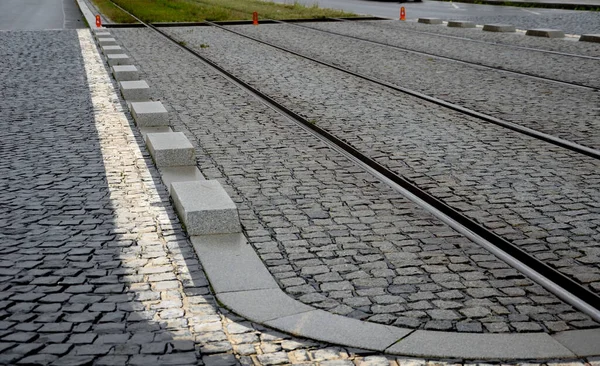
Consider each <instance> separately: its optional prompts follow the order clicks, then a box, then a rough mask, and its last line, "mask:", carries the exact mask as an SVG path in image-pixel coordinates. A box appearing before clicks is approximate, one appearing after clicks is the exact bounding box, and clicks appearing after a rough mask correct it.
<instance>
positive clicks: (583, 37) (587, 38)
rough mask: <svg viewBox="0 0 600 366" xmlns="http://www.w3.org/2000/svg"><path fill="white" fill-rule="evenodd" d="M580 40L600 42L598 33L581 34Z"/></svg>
mask: <svg viewBox="0 0 600 366" xmlns="http://www.w3.org/2000/svg"><path fill="white" fill-rule="evenodd" d="M579 40H580V41H581V42H595V43H600V34H582V35H581V37H579Z"/></svg>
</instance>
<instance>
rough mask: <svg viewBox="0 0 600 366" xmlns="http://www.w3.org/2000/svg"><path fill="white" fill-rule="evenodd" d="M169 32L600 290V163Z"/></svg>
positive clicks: (313, 70)
mask: <svg viewBox="0 0 600 366" xmlns="http://www.w3.org/2000/svg"><path fill="white" fill-rule="evenodd" d="M169 32H172V33H173V34H175V35H176V36H177V37H179V39H181V40H183V41H186V42H187V43H188V44H189V45H192V46H193V47H197V48H198V49H199V50H202V52H204V54H206V55H207V56H209V57H211V58H212V59H214V60H216V61H217V62H219V63H220V64H222V65H223V66H224V67H226V68H228V69H229V70H231V71H233V72H234V73H236V74H237V75H240V76H241V77H242V78H243V79H245V80H246V81H248V82H250V83H251V84H254V85H255V86H257V87H258V88H259V89H261V90H262V91H263V92H266V93H267V94H269V95H271V96H273V97H275V98H276V99H278V100H279V101H280V102H281V103H283V104H284V105H286V106H287V107H289V108H291V109H293V110H295V111H296V112H299V113H301V114H303V115H304V116H306V117H307V118H308V119H310V120H314V121H315V123H317V124H319V125H320V126H321V127H323V128H326V129H328V130H329V131H331V132H333V133H334V134H336V135H338V136H339V137H341V138H342V139H344V140H346V141H348V142H349V143H351V144H353V145H354V146H355V147H357V148H358V149H359V150H361V151H363V152H365V153H367V154H368V155H370V156H371V157H372V158H374V159H376V160H377V161H379V162H380V163H382V164H383V165H385V166H388V167H389V168H390V169H392V170H394V171H396V172H398V173H400V174H401V175H403V176H405V177H407V178H408V179H411V180H412V181H413V182H415V183H416V184H417V185H419V186H420V187H422V188H423V189H425V190H427V191H428V192H430V193H431V194H433V195H434V196H436V197H438V198H440V199H442V200H443V201H445V202H447V203H449V204H450V205H452V206H454V207H455V208H457V209H459V210H460V211H462V212H463V213H464V214H466V215H467V216H469V217H472V218H473V219H475V220H477V221H479V222H480V223H482V224H483V225H485V226H486V227H488V228H489V229H491V230H493V231H494V232H495V233H497V234H498V235H501V236H503V237H504V238H506V239H507V240H510V241H511V242H513V243H515V244H516V245H518V246H520V247H521V248H522V249H524V250H526V251H528V252H529V253H531V254H533V255H534V256H535V257H537V258H539V259H541V260H544V261H545V262H546V263H548V264H550V265H552V266H554V267H556V268H558V269H559V270H560V271H561V272H563V273H564V274H566V275H569V276H571V277H572V278H574V279H575V280H577V281H579V282H581V283H583V284H585V285H587V286H588V287H589V288H590V289H591V290H592V291H595V292H599V291H600V268H599V266H598V263H599V260H598V248H597V241H598V238H599V235H600V233H599V231H600V225H599V221H598V219H599V213H598V209H599V205H600V192H599V191H598V189H597V186H598V184H597V182H598V179H599V176H598V172H599V171H600V169H599V168H600V167H599V165H600V163H599V162H598V161H596V160H594V159H591V158H588V157H585V156H581V155H579V154H577V153H574V152H571V151H568V150H565V149H561V148H558V147H556V146H553V145H549V144H546V143H544V142H541V141H539V140H536V139H532V138H529V137H526V136H523V135H522V134H518V133H515V132H511V131H508V130H506V129H503V128H501V127H497V126H493V125H490V124H487V123H483V122H480V121H478V120H474V119H472V118H467V117H465V116H464V115H461V114H459V113H456V112H453V111H448V110H446V109H443V108H440V107H438V106H435V105H431V104H429V103H426V102H424V101H421V100H416V99H415V98H412V97H408V96H406V95H403V94H400V93H396V92H392V91H389V90H385V89H381V88H380V87H377V86H374V85H372V84H370V83H368V82H365V81H362V80H357V79H356V78H353V77H350V76H348V75H346V74H343V73H341V72H338V71H336V70H332V69H330V68H326V67H323V66H319V65H314V64H312V63H310V62H308V61H306V60H303V59H299V58H297V57H295V56H291V55H289V54H286V53H283V52H280V51H274V50H273V49H272V48H269V47H267V46H264V45H259V44H256V42H253V41H249V40H245V39H242V38H240V37H239V36H236V35H232V34H230V33H228V32H224V31H222V30H219V29H214V28H202V29H193V30H190V29H175V28H171V29H169ZM199 43H204V44H208V45H209V47H205V48H200V44H199Z"/></svg>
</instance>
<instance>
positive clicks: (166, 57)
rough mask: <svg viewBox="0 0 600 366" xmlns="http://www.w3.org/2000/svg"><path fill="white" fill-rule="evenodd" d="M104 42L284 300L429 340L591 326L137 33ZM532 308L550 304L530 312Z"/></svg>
mask: <svg viewBox="0 0 600 366" xmlns="http://www.w3.org/2000/svg"><path fill="white" fill-rule="evenodd" d="M114 33H115V36H116V37H117V38H118V39H119V41H120V42H122V43H123V45H124V47H125V48H126V49H127V52H128V54H130V55H131V56H132V57H133V58H134V59H135V60H136V64H138V65H140V68H141V69H143V70H144V74H143V75H142V76H143V77H144V79H146V80H148V81H149V83H150V84H151V85H153V88H156V91H157V93H158V94H157V95H162V96H163V97H164V98H163V99H162V100H163V102H164V103H165V107H166V108H167V109H168V110H169V118H170V124H171V125H172V126H173V128H174V129H175V130H177V131H181V132H183V133H185V134H186V136H188V139H189V140H190V141H191V142H192V144H193V145H194V146H195V147H196V149H197V156H198V166H199V168H200V170H201V171H202V174H203V175H205V176H206V178H207V179H218V180H219V181H220V182H221V183H222V185H223V186H224V188H225V189H226V191H227V193H228V194H229V195H230V196H231V197H232V199H233V200H234V202H235V203H236V205H237V206H238V208H239V212H240V219H241V221H242V225H243V227H244V230H245V234H246V235H247V236H248V239H249V242H250V243H251V244H252V245H253V247H254V248H255V249H256V250H257V252H258V254H259V255H260V256H261V259H262V260H263V261H264V262H265V264H266V265H267V267H268V269H269V270H270V271H271V273H273V274H274V276H275V278H276V279H277V281H278V283H279V285H280V286H281V287H282V288H284V289H285V290H286V292H287V293H288V294H290V295H292V296H293V297H294V298H296V299H298V300H300V301H302V302H304V303H307V304H310V305H311V306H314V307H317V308H320V309H324V310H328V311H329V312H333V313H337V314H341V315H347V316H350V317H354V318H358V319H368V320H369V321H372V322H379V323H384V324H390V323H395V325H398V326H408V327H423V328H425V329H437V330H440V329H445V330H448V329H456V330H460V331H463V332H473V331H481V332H510V331H515V330H517V329H520V330H521V331H536V330H537V331H540V330H543V329H544V330H546V329H547V330H549V331H551V332H555V331H561V330H567V329H578V328H579V327H580V326H584V327H585V326H586V325H585V324H589V325H588V326H593V324H595V323H593V322H592V323H590V322H589V320H588V321H586V320H584V319H586V318H585V317H583V318H580V317H579V315H574V314H572V315H567V314H568V313H570V312H571V311H572V310H569V307H565V306H564V305H562V304H559V303H558V302H556V299H553V300H551V301H550V298H552V296H551V295H549V294H548V293H547V292H545V291H544V290H541V289H540V288H539V287H537V286H532V284H531V283H530V282H529V281H528V280H526V279H524V278H523V277H522V276H520V275H519V274H518V273H517V272H515V271H514V270H512V269H510V268H508V267H507V266H506V265H505V264H503V263H501V262H498V261H497V260H496V259H495V258H494V257H493V256H490V255H489V254H488V253H487V252H485V251H484V250H482V249H481V248H479V247H477V246H473V244H472V243H470V242H468V241H466V240H465V238H463V237H461V236H459V235H457V234H456V233H455V232H453V231H452V230H449V228H448V227H445V226H444V225H440V223H439V222H438V221H437V220H436V219H434V218H433V217H431V216H430V215H428V214H425V213H424V212H423V211H421V210H420V209H417V208H416V207H415V206H414V205H413V204H411V203H410V202H407V201H406V200H405V199H404V198H403V197H401V196H399V195H398V194H397V193H395V192H393V191H391V190H389V189H388V188H386V187H383V186H381V185H380V184H379V183H377V182H376V181H373V178H372V177H370V176H368V175H366V174H364V173H361V170H360V169H358V168H357V167H355V166H354V165H353V164H352V163H350V162H349V161H347V160H346V159H345V158H343V157H342V156H340V155H339V154H337V153H333V152H332V151H330V150H329V149H328V148H327V147H325V146H324V145H322V144H321V143H319V142H316V141H315V140H314V138H313V137H311V136H309V135H307V134H306V132H304V131H303V130H302V129H298V127H296V126H295V125H294V124H290V122H288V121H286V120H282V119H281V117H279V116H277V115H275V114H273V112H272V111H271V110H269V109H266V108H265V106H264V105H261V104H260V103H258V102H257V101H256V100H254V98H251V97H248V96H245V94H244V93H242V92H241V91H240V90H239V89H238V88H237V87H234V86H232V85H230V84H228V83H227V82H226V81H224V80H223V79H221V78H220V77H217V76H215V75H214V73H213V72H212V71H210V70H207V69H206V66H204V65H203V64H202V63H200V62H199V61H197V60H196V59H195V58H193V57H192V56H189V55H187V56H186V53H185V52H184V51H183V50H181V49H179V48H178V47H176V46H174V45H169V44H168V43H165V41H164V40H162V39H161V38H159V37H157V36H156V35H152V34H151V33H149V32H148V31H146V30H140V29H129V30H125V29H119V30H116V29H115V30H114ZM210 47H212V46H210ZM210 47H209V48H210ZM198 85H202V86H203V87H202V88H199V87H198ZM292 136H293V138H292ZM492 262H493V263H492ZM471 286H476V287H477V288H474V287H471ZM505 286H508V287H505ZM509 288H510V289H509ZM540 290H541V292H540ZM542 299H543V301H544V302H545V301H550V303H552V305H551V304H550V303H545V304H544V305H542V303H540V304H538V305H534V304H535V302H537V301H538V300H542ZM503 302H504V303H503ZM529 306H532V307H531V308H530V307H529ZM538 306H542V307H543V310H542V307H538ZM534 308H535V309H537V311H542V314H544V315H537V313H532V312H531V310H533V309H534ZM507 311H508V312H507ZM563 311H566V313H562V312H563ZM525 313H527V314H525ZM552 314H553V315H552ZM561 317H565V319H570V320H567V321H564V320H561ZM551 318H553V320H550V319H551ZM535 319H540V320H541V319H543V320H541V322H542V323H539V322H538V321H537V320H535ZM575 319H577V320H575ZM540 324H543V328H542V327H540Z"/></svg>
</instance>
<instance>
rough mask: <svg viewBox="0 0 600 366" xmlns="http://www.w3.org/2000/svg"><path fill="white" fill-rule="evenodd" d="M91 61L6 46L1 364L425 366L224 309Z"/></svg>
mask: <svg viewBox="0 0 600 366" xmlns="http://www.w3.org/2000/svg"><path fill="white" fill-rule="evenodd" d="M78 34H79V37H78ZM80 44H81V47H82V49H83V52H84V54H85V55H86V61H85V66H84V63H83V59H82V54H81V50H80V48H79V45H80ZM95 52H96V48H95V46H94V44H93V41H92V39H91V36H90V35H89V33H88V32H87V31H84V30H82V31H80V32H79V33H78V32H77V31H45V32H0V79H1V80H2V81H3V82H2V84H0V95H2V98H1V99H0V128H1V129H2V131H3V141H2V145H0V364H2V365H15V364H18V365H45V364H53V365H60V366H65V365H126V364H127V365H178V366H179V365H207V366H227V365H278V364H301V365H324V366H328V365H329V366H338V365H339V366H346V365H347V366H351V365H364V366H370V365H381V366H384V365H390V366H398V365H400V364H402V365H426V364H427V362H428V361H427V360H413V359H405V358H394V357H388V358H386V357H383V356H380V355H375V354H372V353H369V352H365V351H361V350H351V349H343V348H340V347H335V346H331V345H326V344H322V343H316V342H312V341H307V340H301V339H297V338H293V337H290V336H288V335H284V334H281V333H278V332H274V331H272V330H269V329H265V328H264V327H261V326H259V325H255V324H251V323H249V322H247V321H244V320H243V319H240V318H238V317H236V316H235V315H233V314H230V313H229V312H227V311H226V310H224V309H222V308H219V307H218V306H217V304H216V302H215V300H214V298H213V296H212V295H211V293H210V289H209V286H208V281H207V279H206V277H205V275H204V273H203V272H202V269H201V267H200V264H199V262H198V260H197V258H196V256H195V253H194V251H193V249H192V246H191V244H189V242H188V241H187V240H186V239H185V237H184V235H183V232H182V230H181V227H180V224H179V223H178V221H177V218H176V215H175V214H174V212H173V210H172V209H171V207H170V205H169V201H168V195H167V193H166V190H165V187H164V186H162V185H161V184H160V183H157V182H160V178H159V175H158V173H157V171H156V170H155V169H154V168H153V166H152V162H151V159H150V157H149V155H148V154H147V153H146V152H145V151H140V149H139V146H142V141H141V138H140V136H139V135H138V134H137V133H135V134H134V133H132V131H131V129H130V126H131V125H132V124H131V121H128V120H127V119H126V118H125V116H124V115H123V114H122V113H121V110H122V105H121V102H120V100H119V99H118V98H117V96H116V94H114V91H113V89H112V84H111V83H110V81H109V79H108V76H107V73H106V70H105V69H104V67H103V66H102V64H101V63H100V58H99V56H98V55H97V54H95ZM65 60H68V61H67V62H65ZM84 67H85V69H84ZM86 74H87V79H86ZM90 95H91V98H90ZM578 362H580V364H581V365H583V363H581V362H583V361H582V360H580V361H578ZM591 362H595V361H593V360H591ZM455 363H456V361H455V362H452V363H450V364H455ZM429 364H430V365H439V364H440V362H439V361H432V362H430V363H429ZM442 364H445V363H442Z"/></svg>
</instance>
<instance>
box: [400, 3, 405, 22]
mask: <svg viewBox="0 0 600 366" xmlns="http://www.w3.org/2000/svg"><path fill="white" fill-rule="evenodd" d="M400 20H406V11H405V10H404V6H403V7H401V8H400Z"/></svg>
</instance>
